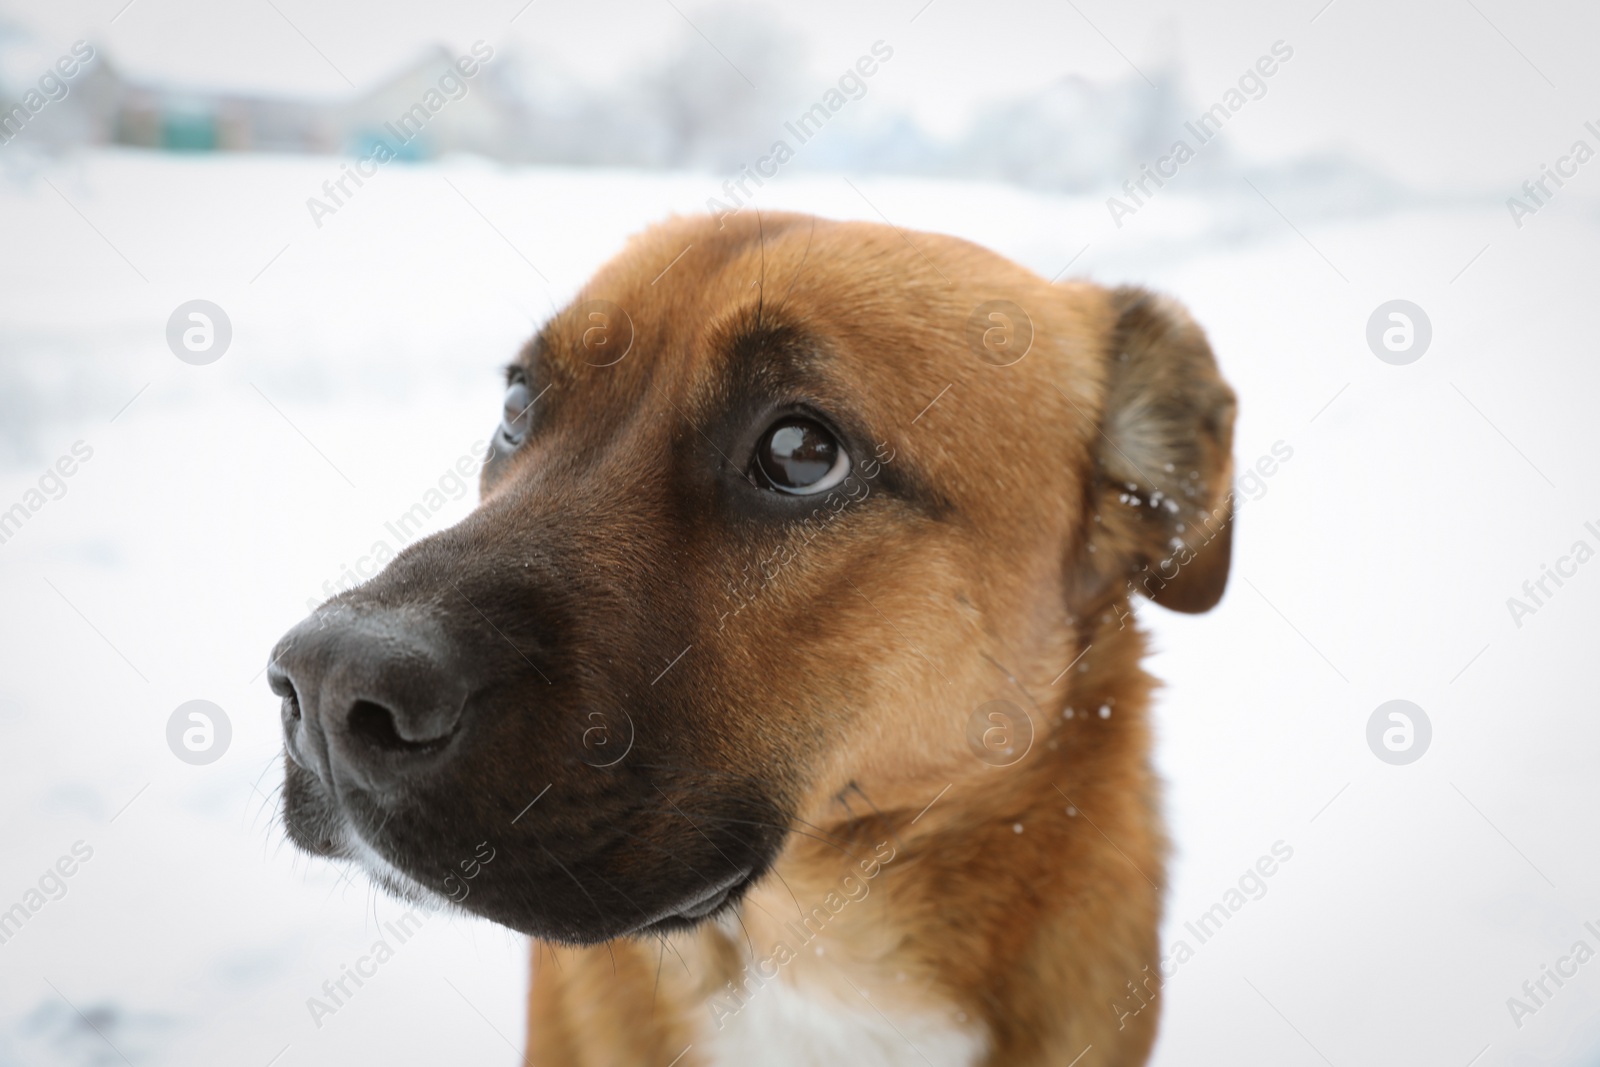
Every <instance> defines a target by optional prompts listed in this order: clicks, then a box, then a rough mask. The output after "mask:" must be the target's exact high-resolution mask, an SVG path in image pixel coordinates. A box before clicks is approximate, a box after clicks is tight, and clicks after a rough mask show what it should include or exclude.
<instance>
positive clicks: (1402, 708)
mask: <svg viewBox="0 0 1600 1067" xmlns="http://www.w3.org/2000/svg"><path fill="white" fill-rule="evenodd" d="M1432 743H1433V723H1432V722H1430V721H1429V719H1428V713H1427V712H1425V711H1423V710H1422V709H1421V708H1419V707H1417V706H1416V705H1415V704H1413V703H1411V701H1409V700H1387V701H1384V702H1383V703H1382V704H1379V705H1378V706H1377V708H1376V709H1375V710H1374V711H1373V712H1372V715H1371V716H1370V717H1369V718H1368V719H1367V747H1368V748H1370V749H1372V754H1373V755H1374V756H1377V757H1378V758H1379V759H1381V760H1383V762H1385V763H1390V764H1393V765H1394V766H1396V767H1403V766H1405V765H1406V764H1408V763H1415V762H1417V760H1419V759H1421V758H1422V757H1423V755H1424V753H1426V752H1427V751H1428V746H1429V745H1430V744H1432Z"/></svg>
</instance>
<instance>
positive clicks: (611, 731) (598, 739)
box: [579, 709, 633, 768]
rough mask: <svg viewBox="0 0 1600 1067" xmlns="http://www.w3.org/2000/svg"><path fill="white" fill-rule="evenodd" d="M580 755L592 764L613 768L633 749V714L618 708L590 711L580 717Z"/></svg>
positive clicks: (593, 765) (592, 765)
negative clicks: (581, 728)
mask: <svg viewBox="0 0 1600 1067" xmlns="http://www.w3.org/2000/svg"><path fill="white" fill-rule="evenodd" d="M581 743H582V751H581V753H580V757H579V758H581V759H582V760H583V762H585V763H587V764H588V765H589V766H591V767H599V768H605V767H615V766H616V765H617V764H619V763H621V762H622V760H623V758H624V757H626V756H627V754H628V753H629V751H631V750H632V749H633V716H631V715H629V714H628V713H627V712H625V711H622V710H621V709H618V710H617V711H591V712H589V713H588V714H587V715H585V716H584V717H583V736H582V738H581Z"/></svg>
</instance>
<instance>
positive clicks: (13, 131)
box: [0, 41, 95, 144]
mask: <svg viewBox="0 0 1600 1067" xmlns="http://www.w3.org/2000/svg"><path fill="white" fill-rule="evenodd" d="M94 56H95V52H94V46H93V45H91V44H89V43H88V42H87V41H74V42H73V43H72V49H71V51H69V52H68V53H67V54H66V55H64V56H62V57H61V58H60V59H58V60H56V62H55V66H54V67H53V68H52V69H50V70H47V71H45V72H44V74H42V75H40V77H39V81H38V83H37V85H35V86H34V87H32V88H30V89H28V91H27V92H25V93H23V94H22V99H21V100H20V101H18V102H16V103H14V104H0V144H8V143H10V141H11V139H12V138H14V137H16V136H17V135H18V134H20V133H21V132H22V131H23V129H24V128H25V127H26V126H27V125H28V123H30V122H32V121H33V117H34V116H35V115H37V114H39V112H41V111H43V110H44V109H45V108H46V107H47V106H49V105H50V104H53V103H55V102H57V101H59V100H65V99H66V98H67V94H68V93H69V92H71V90H72V85H71V82H72V79H73V78H74V77H76V76H77V75H78V73H79V72H80V71H82V70H83V68H85V67H87V66H88V65H89V61H90V60H92V59H94Z"/></svg>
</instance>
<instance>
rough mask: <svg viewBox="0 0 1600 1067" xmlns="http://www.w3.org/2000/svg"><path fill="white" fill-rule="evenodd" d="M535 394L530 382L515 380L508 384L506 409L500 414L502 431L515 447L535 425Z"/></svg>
mask: <svg viewBox="0 0 1600 1067" xmlns="http://www.w3.org/2000/svg"><path fill="white" fill-rule="evenodd" d="M533 399H534V398H533V394H532V393H531V392H529V391H528V383H527V382H524V381H520V380H519V381H514V382H512V383H511V384H510V385H508V386H506V401H505V411H504V412H503V413H502V414H501V416H500V433H501V434H502V435H503V436H504V437H505V439H506V441H507V442H508V443H509V444H511V445H512V446H513V447H515V446H517V445H520V444H521V443H522V440H523V438H525V437H527V436H528V429H529V427H530V426H532V425H533Z"/></svg>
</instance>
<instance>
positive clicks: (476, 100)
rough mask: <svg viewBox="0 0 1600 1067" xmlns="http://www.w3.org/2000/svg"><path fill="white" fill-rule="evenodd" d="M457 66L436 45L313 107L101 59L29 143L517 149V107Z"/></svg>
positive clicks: (170, 148) (404, 154) (479, 73)
mask: <svg viewBox="0 0 1600 1067" xmlns="http://www.w3.org/2000/svg"><path fill="white" fill-rule="evenodd" d="M457 58H458V57H455V56H452V55H451V54H450V53H449V52H447V51H446V50H445V49H444V48H442V47H436V48H434V49H432V50H430V51H429V52H428V53H427V54H426V55H424V56H422V57H421V58H420V59H419V60H417V61H416V62H415V63H413V64H411V65H410V66H408V67H407V68H405V69H404V70H402V71H400V72H399V73H398V74H396V75H394V76H393V77H391V78H389V79H388V80H386V81H384V82H382V83H380V84H379V85H378V86H376V87H375V88H373V89H370V90H368V91H366V92H364V93H361V94H359V95H356V96H354V97H352V98H347V99H342V100H341V99H328V100H315V99H305V98H292V97H283V96H268V95H251V94H246V93H237V92H217V91H208V90H203V89H194V88H187V87H177V86H170V85H162V84H157V83H155V82H152V81H146V80H141V79H135V78H132V77H129V76H128V75H126V74H124V73H123V72H122V71H121V70H120V69H119V68H118V67H117V66H116V65H114V64H113V63H112V62H111V61H110V60H109V59H108V58H107V57H106V56H105V55H104V54H103V53H102V54H99V55H97V56H96V58H95V60H94V61H93V63H92V64H90V65H88V66H87V67H86V70H85V72H84V74H83V75H82V76H81V77H80V78H78V79H77V80H76V81H75V82H74V83H73V85H72V87H71V91H70V92H69V94H68V95H67V96H66V98H64V99H63V100H61V101H60V102H59V103H55V104H52V106H51V108H50V112H49V114H48V115H41V121H39V122H36V123H30V127H36V128H37V133H35V132H34V130H33V129H30V131H29V135H30V138H37V139H38V140H39V141H40V143H42V144H49V145H65V144H73V143H80V144H81V143H91V144H121V145H130V146H134V147H139V148H150V149H156V150H159V151H166V152H295V153H318V154H321V153H333V152H350V153H356V154H366V153H369V152H371V151H372V150H373V148H374V147H375V146H376V145H377V143H378V142H380V141H381V142H383V143H385V144H386V145H387V146H388V148H389V150H390V152H391V153H392V154H393V156H394V157H395V158H399V159H428V158H433V157H435V156H439V155H444V154H446V153H449V152H478V153H481V154H484V155H490V156H500V155H503V154H504V152H505V150H506V148H507V146H508V145H510V144H512V143H514V142H516V141H517V137H516V126H517V113H516V109H515V107H514V106H512V105H511V104H509V103H508V102H507V101H506V100H505V99H504V97H503V95H502V94H499V93H496V92H495V91H494V89H493V87H492V86H491V85H490V81H489V79H488V78H487V77H486V76H485V73H486V72H485V70H484V68H483V67H482V66H481V65H477V66H475V69H474V75H473V76H472V77H465V76H463V75H462V74H461V73H460V71H459V70H457V69H456V68H455V67H454V66H453V64H454V62H455V60H456V59H457ZM473 66H474V64H469V67H473ZM6 95H8V94H5V93H3V92H0V97H4V96H6Z"/></svg>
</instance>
